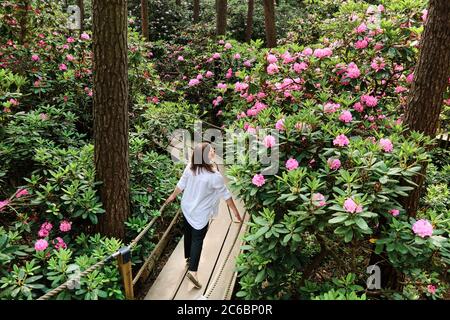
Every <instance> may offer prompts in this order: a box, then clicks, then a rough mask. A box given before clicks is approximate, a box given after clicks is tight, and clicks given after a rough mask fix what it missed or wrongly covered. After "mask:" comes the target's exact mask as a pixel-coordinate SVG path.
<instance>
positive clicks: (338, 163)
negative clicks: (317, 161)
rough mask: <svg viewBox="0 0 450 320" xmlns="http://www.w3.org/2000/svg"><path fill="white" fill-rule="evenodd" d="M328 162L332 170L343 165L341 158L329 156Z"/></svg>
mask: <svg viewBox="0 0 450 320" xmlns="http://www.w3.org/2000/svg"><path fill="white" fill-rule="evenodd" d="M327 164H328V167H330V169H331V170H337V169H339V168H340V167H341V161H340V160H339V159H334V158H329V159H328V160H327Z"/></svg>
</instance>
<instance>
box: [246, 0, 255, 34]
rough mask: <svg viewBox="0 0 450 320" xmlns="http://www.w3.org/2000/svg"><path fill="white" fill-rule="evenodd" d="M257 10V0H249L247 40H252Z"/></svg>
mask: <svg viewBox="0 0 450 320" xmlns="http://www.w3.org/2000/svg"><path fill="white" fill-rule="evenodd" d="M254 10H255V1H254V0H248V9H247V25H246V27H245V42H250V40H251V39H252V33H253V12H254Z"/></svg>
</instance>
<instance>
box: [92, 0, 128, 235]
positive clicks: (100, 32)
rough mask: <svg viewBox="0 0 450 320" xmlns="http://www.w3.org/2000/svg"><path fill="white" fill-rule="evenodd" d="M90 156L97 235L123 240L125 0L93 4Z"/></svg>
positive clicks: (97, 0)
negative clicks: (96, 190) (99, 210)
mask: <svg viewBox="0 0 450 320" xmlns="http://www.w3.org/2000/svg"><path fill="white" fill-rule="evenodd" d="M92 12H93V53H94V65H93V70H94V142H95V144H94V157H95V168H96V175H97V176H96V179H97V180H98V181H102V182H103V184H102V185H101V186H100V196H101V200H102V202H103V207H104V209H105V210H106V212H105V213H104V214H103V215H101V216H100V220H99V224H98V226H97V227H98V231H100V232H101V233H102V234H104V235H108V236H114V237H118V238H123V237H124V235H125V232H124V222H125V221H126V219H127V217H128V215H129V212H130V197H129V163H128V161H129V160H128V106H127V103H128V73H127V72H128V61H127V50H128V48H127V1H126V0H108V1H103V0H93V10H92Z"/></svg>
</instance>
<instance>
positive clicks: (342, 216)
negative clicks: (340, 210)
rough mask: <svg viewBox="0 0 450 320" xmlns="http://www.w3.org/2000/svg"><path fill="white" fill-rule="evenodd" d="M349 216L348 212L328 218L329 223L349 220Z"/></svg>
mask: <svg viewBox="0 0 450 320" xmlns="http://www.w3.org/2000/svg"><path fill="white" fill-rule="evenodd" d="M347 218H348V214H343V215H341V216H337V217H334V218H332V219H330V220H328V223H340V222H343V221H345V220H347Z"/></svg>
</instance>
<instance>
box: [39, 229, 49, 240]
mask: <svg viewBox="0 0 450 320" xmlns="http://www.w3.org/2000/svg"><path fill="white" fill-rule="evenodd" d="M48 234H49V232H48V230H47V229H44V228H41V229H40V230H39V232H38V236H39V237H41V238H45V237H48Z"/></svg>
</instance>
